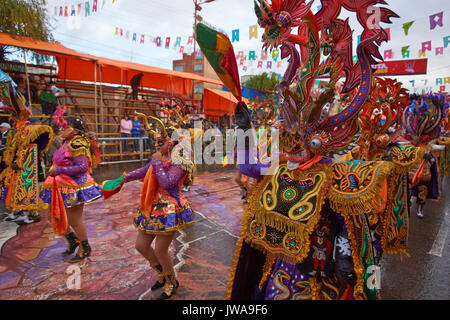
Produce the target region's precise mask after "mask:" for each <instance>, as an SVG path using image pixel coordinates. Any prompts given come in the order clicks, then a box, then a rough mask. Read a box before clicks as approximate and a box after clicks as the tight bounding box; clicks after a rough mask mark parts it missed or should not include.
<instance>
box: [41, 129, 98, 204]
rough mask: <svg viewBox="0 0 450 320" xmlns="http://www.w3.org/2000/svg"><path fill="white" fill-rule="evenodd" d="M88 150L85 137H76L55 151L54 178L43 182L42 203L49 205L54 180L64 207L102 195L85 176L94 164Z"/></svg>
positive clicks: (87, 142) (87, 176)
mask: <svg viewBox="0 0 450 320" xmlns="http://www.w3.org/2000/svg"><path fill="white" fill-rule="evenodd" d="M90 148H91V146H90V143H89V140H88V139H87V137H85V136H80V135H77V136H75V138H73V139H72V140H71V141H69V142H66V143H64V144H63V145H62V146H61V148H59V149H58V151H56V152H55V154H54V155H53V165H52V167H55V168H56V173H57V176H56V177H48V178H47V179H46V180H45V183H44V190H43V191H42V192H41V198H42V200H44V201H45V202H46V203H49V204H50V203H51V199H52V187H53V182H54V180H56V184H57V187H58V190H59V191H60V193H61V196H62V199H63V201H64V206H65V207H66V208H70V207H73V206H76V205H80V204H84V203H89V202H91V201H94V200H96V199H99V198H100V197H101V196H102V192H101V188H100V186H99V185H98V184H97V183H96V182H95V181H94V179H93V178H92V176H91V175H90V173H89V172H90V169H91V166H93V167H96V165H97V161H96V158H95V157H94V156H93V155H92V154H91V149H90Z"/></svg>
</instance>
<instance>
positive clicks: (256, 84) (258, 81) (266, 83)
mask: <svg viewBox="0 0 450 320" xmlns="http://www.w3.org/2000/svg"><path fill="white" fill-rule="evenodd" d="M277 83H278V79H277V75H276V74H275V73H272V74H271V75H270V77H269V75H268V74H267V72H263V73H262V74H261V75H256V76H251V77H250V78H249V79H248V80H247V81H245V83H244V85H245V86H246V87H247V88H250V89H256V90H261V91H276V90H277Z"/></svg>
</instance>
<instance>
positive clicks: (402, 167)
mask: <svg viewBox="0 0 450 320" xmlns="http://www.w3.org/2000/svg"><path fill="white" fill-rule="evenodd" d="M413 148H415V149H417V151H416V158H415V160H414V161H412V162H408V163H401V162H396V161H393V162H392V163H393V164H394V168H393V171H394V170H395V171H397V172H400V173H404V172H408V171H410V170H412V169H413V168H415V167H416V166H419V165H420V163H421V162H422V160H423V156H424V155H425V148H423V147H413Z"/></svg>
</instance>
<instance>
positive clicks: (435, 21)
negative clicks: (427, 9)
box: [430, 12, 444, 30]
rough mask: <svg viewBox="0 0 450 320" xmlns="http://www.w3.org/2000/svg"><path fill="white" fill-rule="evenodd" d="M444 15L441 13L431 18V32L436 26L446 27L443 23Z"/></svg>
mask: <svg viewBox="0 0 450 320" xmlns="http://www.w3.org/2000/svg"><path fill="white" fill-rule="evenodd" d="M443 14H444V12H439V13H436V14H433V15H431V16H430V30H434V28H436V26H440V27H443V26H444V23H443V21H442V18H443Z"/></svg>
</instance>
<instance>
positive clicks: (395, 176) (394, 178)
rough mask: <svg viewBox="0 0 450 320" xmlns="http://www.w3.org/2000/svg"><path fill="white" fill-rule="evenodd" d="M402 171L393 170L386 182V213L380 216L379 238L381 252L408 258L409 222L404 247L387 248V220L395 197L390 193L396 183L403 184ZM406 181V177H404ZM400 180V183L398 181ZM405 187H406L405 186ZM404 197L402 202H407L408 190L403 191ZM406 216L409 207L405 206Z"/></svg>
mask: <svg viewBox="0 0 450 320" xmlns="http://www.w3.org/2000/svg"><path fill="white" fill-rule="evenodd" d="M401 171H403V170H397V169H394V170H393V172H392V175H391V177H389V182H388V186H389V187H388V195H389V196H388V206H387V209H386V211H385V212H384V214H381V224H382V227H383V234H382V236H381V247H382V248H383V251H384V252H386V253H387V254H403V255H405V256H406V257H410V255H409V253H408V243H409V225H410V222H409V221H408V222H407V226H408V227H407V228H408V229H407V231H406V245H402V246H401V247H396V248H395V247H392V246H389V245H388V243H387V241H386V240H387V239H386V238H387V235H386V232H387V223H388V221H387V219H388V215H390V214H391V212H392V211H393V210H394V206H395V197H396V194H394V193H393V192H392V191H393V190H395V185H396V184H398V183H402V184H403V182H404V178H403V177H402V176H403V175H404V174H405V173H406V172H407V171H405V172H401ZM406 179H408V176H406ZM399 180H400V181H399ZM406 187H407V186H406ZM405 193H406V196H405V197H404V198H403V199H404V201H408V199H407V198H408V196H407V195H408V190H405ZM406 209H407V212H406V216H407V217H408V219H409V217H410V212H409V206H408V205H406Z"/></svg>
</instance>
